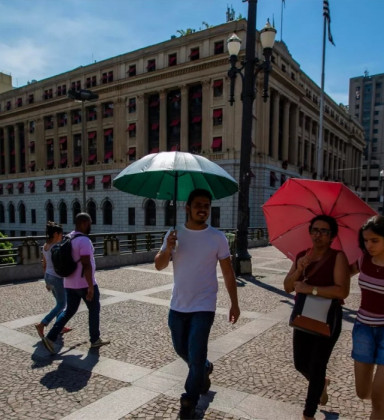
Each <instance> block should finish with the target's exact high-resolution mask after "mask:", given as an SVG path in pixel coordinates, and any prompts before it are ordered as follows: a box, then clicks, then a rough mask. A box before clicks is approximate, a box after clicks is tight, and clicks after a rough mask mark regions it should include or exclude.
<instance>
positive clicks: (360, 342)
mask: <svg viewBox="0 0 384 420" xmlns="http://www.w3.org/2000/svg"><path fill="white" fill-rule="evenodd" d="M352 343H353V346H352V358H353V359H354V360H356V361H357V362H360V363H369V364H376V365H384V326H378V327H373V326H371V325H367V324H362V323H361V322H359V321H355V325H354V327H353V331H352Z"/></svg>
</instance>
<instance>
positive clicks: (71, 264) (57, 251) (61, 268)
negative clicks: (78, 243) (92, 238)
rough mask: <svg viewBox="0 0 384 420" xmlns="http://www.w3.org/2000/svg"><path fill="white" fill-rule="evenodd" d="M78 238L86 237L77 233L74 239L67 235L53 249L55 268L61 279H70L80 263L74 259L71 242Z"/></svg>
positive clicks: (52, 255)
mask: <svg viewBox="0 0 384 420" xmlns="http://www.w3.org/2000/svg"><path fill="white" fill-rule="evenodd" d="M78 236H86V235H83V234H81V233H77V234H76V235H74V236H73V237H72V238H71V237H70V235H66V236H64V238H63V239H62V240H61V241H60V242H58V243H57V244H54V245H53V246H52V248H51V257H52V263H53V268H54V269H55V271H56V274H58V275H59V276H60V277H68V276H70V275H71V274H72V273H73V272H74V271H75V270H76V267H77V263H78V262H79V261H75V260H74V259H73V257H72V243H71V242H72V240H73V239H75V238H77V237H78Z"/></svg>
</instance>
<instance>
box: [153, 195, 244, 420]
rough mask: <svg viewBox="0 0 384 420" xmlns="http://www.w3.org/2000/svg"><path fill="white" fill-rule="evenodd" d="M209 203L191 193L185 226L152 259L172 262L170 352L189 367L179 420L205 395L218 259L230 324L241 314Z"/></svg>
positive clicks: (173, 232) (171, 234) (169, 236)
mask: <svg viewBox="0 0 384 420" xmlns="http://www.w3.org/2000/svg"><path fill="white" fill-rule="evenodd" d="M211 201H212V196H211V194H210V193H209V192H208V191H206V190H201V189H197V190H194V191H192V192H191V194H190V195H189V198H188V201H187V205H186V211H187V216H188V220H187V222H186V223H185V224H184V225H180V226H177V227H176V229H175V230H170V231H169V232H167V234H166V236H165V238H164V243H163V245H162V247H161V249H160V251H159V253H158V254H157V255H156V257H155V266H156V269H157V270H163V269H164V268H165V267H167V266H168V264H169V261H170V260H171V259H172V261H173V270H174V285H173V291H172V298H171V304H170V311H169V319H168V325H169V328H170V330H171V335H172V342H173V346H174V349H175V351H176V353H177V354H178V355H179V356H180V357H181V358H182V359H183V360H184V361H185V362H186V363H187V364H188V367H189V373H188V377H187V380H186V382H185V391H186V392H185V393H183V394H182V395H181V399H180V418H181V419H190V418H193V416H194V415H195V408H196V405H197V402H198V400H199V397H200V394H205V393H207V392H208V390H209V387H210V385H211V383H210V379H209V375H210V373H212V370H213V364H212V363H210V362H209V361H208V360H207V353H208V338H209V333H210V330H211V326H212V324H213V320H214V317H215V310H216V300H217V290H218V281H217V274H216V266H217V262H218V261H219V263H220V267H221V271H222V273H223V277H224V282H225V286H226V288H227V291H228V294H229V297H230V300H231V307H230V310H229V321H230V322H232V323H235V322H236V321H237V320H238V318H239V315H240V309H239V305H238V300H237V286H236V277H235V274H234V272H233V268H232V263H231V258H230V251H229V246H228V241H227V239H226V237H225V235H224V234H223V233H222V232H220V231H219V230H217V229H215V228H213V227H211V226H209V225H208V224H207V223H206V222H207V220H208V218H209V215H210V210H211Z"/></svg>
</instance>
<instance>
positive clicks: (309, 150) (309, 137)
mask: <svg viewBox="0 0 384 420" xmlns="http://www.w3.org/2000/svg"><path fill="white" fill-rule="evenodd" d="M308 118H309V117H308ZM312 124H313V121H312V118H309V127H308V161H307V163H308V171H310V172H312Z"/></svg>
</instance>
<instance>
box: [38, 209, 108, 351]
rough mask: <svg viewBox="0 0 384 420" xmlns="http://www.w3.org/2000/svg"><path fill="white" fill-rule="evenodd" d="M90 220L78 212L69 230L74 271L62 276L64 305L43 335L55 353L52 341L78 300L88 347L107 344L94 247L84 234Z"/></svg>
mask: <svg viewBox="0 0 384 420" xmlns="http://www.w3.org/2000/svg"><path fill="white" fill-rule="evenodd" d="M91 225H92V219H91V216H90V215H89V214H88V213H79V214H77V215H76V218H75V230H74V231H72V232H71V233H70V235H71V237H72V238H73V237H74V236H75V235H78V236H77V237H76V238H74V239H72V241H71V244H72V257H73V260H74V261H78V264H77V268H76V270H75V271H74V272H73V273H72V274H71V275H70V276H68V277H64V288H65V292H66V295H67V307H66V309H65V310H64V311H63V312H62V313H61V314H60V315H59V316H58V318H57V320H56V322H55V324H54V325H53V327H52V328H51V330H50V331H49V333H48V334H47V335H46V336H45V337H43V339H42V340H43V344H44V346H45V348H46V349H47V350H48V351H49V352H50V353H52V354H55V353H56V351H55V347H54V342H55V341H56V339H57V337H58V335H59V334H60V331H61V330H62V329H63V327H64V326H65V324H66V323H67V322H68V321H69V320H70V319H71V318H72V317H73V316H74V315H75V313H76V312H77V310H78V309H79V305H80V302H81V300H83V301H84V302H85V304H86V305H87V308H88V312H89V317H88V320H89V336H90V341H91V347H92V348H97V347H101V346H104V345H106V344H109V343H110V342H109V340H102V339H101V338H100V292H99V287H98V285H97V282H96V278H95V271H96V263H95V257H94V255H93V254H94V248H93V245H92V242H91V240H90V239H89V237H88V235H89V233H90V232H91Z"/></svg>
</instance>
